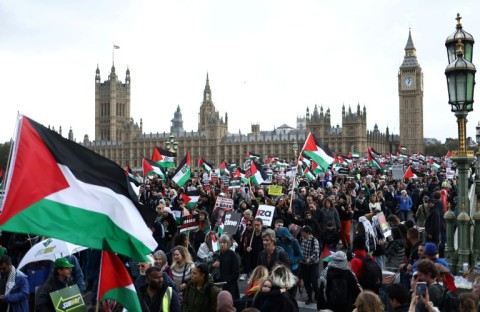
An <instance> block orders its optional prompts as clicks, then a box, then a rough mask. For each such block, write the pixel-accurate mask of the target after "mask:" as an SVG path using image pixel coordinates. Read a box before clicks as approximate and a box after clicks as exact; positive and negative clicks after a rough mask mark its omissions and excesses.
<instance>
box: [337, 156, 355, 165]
mask: <svg viewBox="0 0 480 312" xmlns="http://www.w3.org/2000/svg"><path fill="white" fill-rule="evenodd" d="M340 161H341V163H342V164H343V163H345V164H347V165H350V164H351V163H352V162H353V160H352V158H350V157H348V156H343V155H340Z"/></svg>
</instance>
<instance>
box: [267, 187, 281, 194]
mask: <svg viewBox="0 0 480 312" xmlns="http://www.w3.org/2000/svg"><path fill="white" fill-rule="evenodd" d="M282 191H283V188H282V186H281V185H269V186H268V195H271V196H280V195H282V194H283V192H282Z"/></svg>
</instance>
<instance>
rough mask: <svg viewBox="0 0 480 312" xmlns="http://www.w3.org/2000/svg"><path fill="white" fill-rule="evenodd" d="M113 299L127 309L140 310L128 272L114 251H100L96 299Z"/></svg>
mask: <svg viewBox="0 0 480 312" xmlns="http://www.w3.org/2000/svg"><path fill="white" fill-rule="evenodd" d="M107 299H110V300H115V301H117V302H118V303H120V304H121V305H122V306H123V307H124V308H125V309H126V310H127V311H142V308H141V306H140V301H139V299H138V296H137V292H136V290H135V286H134V285H133V282H132V279H131V278H130V274H129V273H128V271H127V269H126V268H125V265H124V264H123V262H122V261H121V260H120V258H118V257H117V256H116V255H115V254H114V253H111V252H108V251H104V252H102V264H101V267H100V279H99V285H98V297H97V300H99V301H100V300H107Z"/></svg>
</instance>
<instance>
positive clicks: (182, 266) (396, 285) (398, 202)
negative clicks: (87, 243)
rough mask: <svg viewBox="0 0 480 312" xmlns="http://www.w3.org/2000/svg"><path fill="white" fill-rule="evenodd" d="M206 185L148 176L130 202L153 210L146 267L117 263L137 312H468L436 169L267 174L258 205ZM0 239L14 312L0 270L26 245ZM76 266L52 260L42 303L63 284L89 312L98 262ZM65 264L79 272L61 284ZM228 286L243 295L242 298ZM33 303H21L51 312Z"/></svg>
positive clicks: (449, 187) (18, 239)
mask: <svg viewBox="0 0 480 312" xmlns="http://www.w3.org/2000/svg"><path fill="white" fill-rule="evenodd" d="M206 175H207V173H203V172H202V171H200V172H199V173H198V174H196V175H195V176H192V177H191V179H190V180H189V181H188V182H187V183H186V184H185V185H184V186H183V187H177V186H175V185H174V184H173V183H165V181H162V180H160V179H158V177H156V176H153V177H150V178H145V180H144V181H143V185H142V186H141V188H140V193H139V201H140V202H141V203H142V204H143V205H146V206H148V207H150V208H151V209H155V210H156V211H157V212H158V218H157V220H156V222H155V226H154V227H153V228H152V235H153V237H154V238H155V240H156V241H157V243H158V247H157V250H155V251H154V253H153V254H152V255H151V261H150V262H144V263H137V262H135V261H133V260H131V259H124V263H125V266H126V267H127V268H128V270H129V272H130V274H131V276H132V278H133V280H134V285H135V288H136V290H137V294H138V297H139V299H140V302H141V305H142V310H143V311H185V312H190V311H298V310H299V307H298V302H297V299H296V298H302V299H304V300H305V304H306V305H309V306H312V307H313V306H314V305H315V304H316V308H317V309H318V310H331V311H353V310H354V309H355V310H356V311H358V312H361V311H384V310H387V309H388V310H389V311H477V309H478V308H477V302H478V301H479V298H480V280H479V281H475V282H474V283H473V289H472V291H471V292H468V293H464V294H461V295H458V291H457V289H456V286H455V283H454V279H453V276H452V274H450V270H449V267H448V264H447V262H446V261H445V259H444V254H443V253H444V249H445V242H446V237H445V233H446V230H445V222H444V220H443V215H444V212H445V210H446V209H447V207H444V202H447V203H448V205H449V206H450V207H451V209H452V210H453V211H455V212H456V213H458V207H457V202H458V200H457V196H458V194H457V190H456V180H455V178H453V179H447V178H446V176H445V171H442V170H438V171H434V170H425V177H419V178H416V179H405V180H394V179H393V178H392V175H391V174H390V173H377V172H375V171H373V172H370V171H368V169H363V170H358V169H356V168H355V167H353V168H351V169H350V174H348V175H339V174H337V173H336V172H335V170H332V171H327V172H326V173H325V174H322V175H320V176H319V177H318V178H317V179H315V180H313V181H310V180H305V179H302V178H300V179H299V178H298V177H296V178H294V177H293V175H291V176H288V175H286V174H285V173H284V171H278V172H274V173H273V176H272V183H273V184H277V185H280V186H281V187H282V192H281V195H276V196H272V195H269V187H268V185H260V186H251V185H243V184H242V185H241V186H240V187H235V188H229V187H225V186H224V185H223V184H222V179H218V180H216V181H215V182H213V181H210V182H209V183H208V187H207V186H206V183H205V180H206V179H205V177H206ZM194 190H195V191H200V196H199V199H198V202H197V203H196V204H195V206H194V207H187V205H186V204H185V203H184V199H183V197H182V196H181V194H182V193H185V192H190V191H194ZM218 197H227V198H231V199H233V208H232V210H233V211H235V212H237V213H240V214H241V221H240V224H239V226H238V228H237V232H236V233H235V234H233V235H226V234H223V235H219V234H218V233H219V232H221V231H220V227H221V224H222V217H223V216H224V214H225V210H224V209H223V208H222V207H218V206H216V205H215V203H216V201H217V198H218ZM259 205H270V206H274V207H275V210H274V215H273V221H272V224H263V221H262V218H260V217H257V210H258V209H259ZM190 214H192V215H198V220H199V222H198V225H199V226H198V228H196V229H194V230H191V231H188V232H180V226H179V221H178V218H176V216H177V217H178V216H186V215H190ZM387 224H388V225H387ZM385 225H387V227H385ZM2 240H3V241H2V244H3V246H7V250H8V255H9V257H7V258H8V259H7V260H10V259H11V261H7V260H2V259H3V258H0V277H1V278H0V312H2V311H7V310H6V309H8V306H9V304H10V306H11V307H12V310H13V311H28V304H27V309H26V310H25V308H24V306H22V307H23V308H15V307H17V306H16V305H15V304H16V302H12V301H8V300H7V298H8V294H9V293H10V294H11V293H12V291H14V290H15V288H13V289H12V288H11V287H10V288H9V287H8V285H9V282H10V283H12V281H11V276H9V274H10V273H9V272H10V271H8V270H5V271H4V270H2V267H3V263H7V266H8V267H9V268H10V267H12V268H13V269H14V267H15V266H16V265H17V264H18V263H19V261H20V260H21V258H22V256H23V255H24V254H25V253H26V252H27V251H28V249H29V247H30V246H31V245H32V241H31V240H32V238H31V237H30V236H27V235H23V234H10V235H7V234H5V235H3V236H2ZM217 244H218V245H217ZM217 246H218V247H217ZM76 256H77V257H78V258H79V259H78V260H79V261H77V262H76V264H74V260H71V259H64V260H61V261H60V262H59V263H57V262H55V264H54V265H53V268H51V271H52V272H53V273H52V274H53V275H51V276H50V278H52V276H53V278H54V280H53V281H49V282H45V283H43V285H42V284H39V286H40V288H41V289H42V294H44V293H45V291H47V290H45V287H46V286H44V285H51V287H57V286H58V284H60V282H59V280H60V281H63V283H67V281H68V280H71V279H72V278H73V277H75V276H77V278H76V280H75V283H77V284H79V285H83V286H82V287H80V288H81V291H82V292H84V293H87V292H92V295H91V298H92V302H91V304H92V306H95V298H96V295H95V292H96V287H97V283H98V269H99V266H100V260H99V256H98V254H96V253H95V251H92V250H86V251H83V252H81V253H80V254H77V255H76ZM73 258H76V257H75V256H74V257H73ZM62 261H63V262H62ZM367 264H368V265H367ZM77 266H78V268H76V269H78V271H80V272H79V273H75V274H72V268H74V267H77ZM74 270H75V269H74ZM378 270H380V272H386V271H389V272H393V273H397V274H396V276H399V278H398V279H397V280H396V281H395V282H392V283H391V284H389V285H388V286H387V287H386V288H385V289H384V293H385V294H384V297H380V296H379V294H380V289H381V287H384V286H385V283H386V282H385V280H384V278H385V276H382V273H380V274H381V276H380V278H381V281H380V283H378V281H376V280H373V279H374V278H375V277H376V274H374V273H375V272H377V273H378V272H379V271H378ZM65 272H66V273H65ZM26 273H28V272H26ZM79 274H82V276H81V278H82V279H83V281H79V278H78V275H79ZM10 275H11V274H10ZM27 275H28V274H27ZM27 275H25V277H24V278H26V279H28V276H27ZM20 276H23V275H20ZM59 276H60V277H61V279H59ZM238 281H245V283H246V285H247V286H246V290H245V293H244V294H241V293H240V289H239V282H238ZM37 283H38V282H37ZM48 283H50V284H48ZM417 284H418V285H420V286H422V285H424V284H426V291H425V293H422V294H419V293H417V291H419V289H421V287H420V286H418V287H417ZM5 285H7V287H5ZM27 288H28V287H27ZM48 289H51V288H48ZM52 289H53V288H52ZM54 289H57V288H54ZM25 292H26V293H25ZM23 295H24V297H22V298H20V296H18V298H19V299H18V300H19V302H23V301H24V300H26V298H27V299H28V297H30V298H31V296H32V291H31V290H28V289H27V290H25V289H24V293H23ZM25 296H26V297H25ZM42 298H45V297H44V296H43V297H42ZM22 300H23V301H22ZM44 301H45V300H43V301H42V300H40V302H41V303H38V300H37V301H32V300H31V301H30V305H31V306H32V302H33V304H34V305H35V306H37V307H38V308H39V310H40V311H53V310H51V309H50V308H51V307H49V306H48V304H46V303H45V302H44ZM11 302H12V303H11Z"/></svg>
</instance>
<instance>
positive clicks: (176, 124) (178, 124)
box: [170, 105, 184, 135]
mask: <svg viewBox="0 0 480 312" xmlns="http://www.w3.org/2000/svg"><path fill="white" fill-rule="evenodd" d="M170 122H171V123H172V125H171V126H170V133H172V134H176V135H178V134H179V133H182V132H183V131H184V130H183V118H182V112H181V111H180V105H178V106H177V111H176V112H175V113H174V114H173V119H172V120H170Z"/></svg>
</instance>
